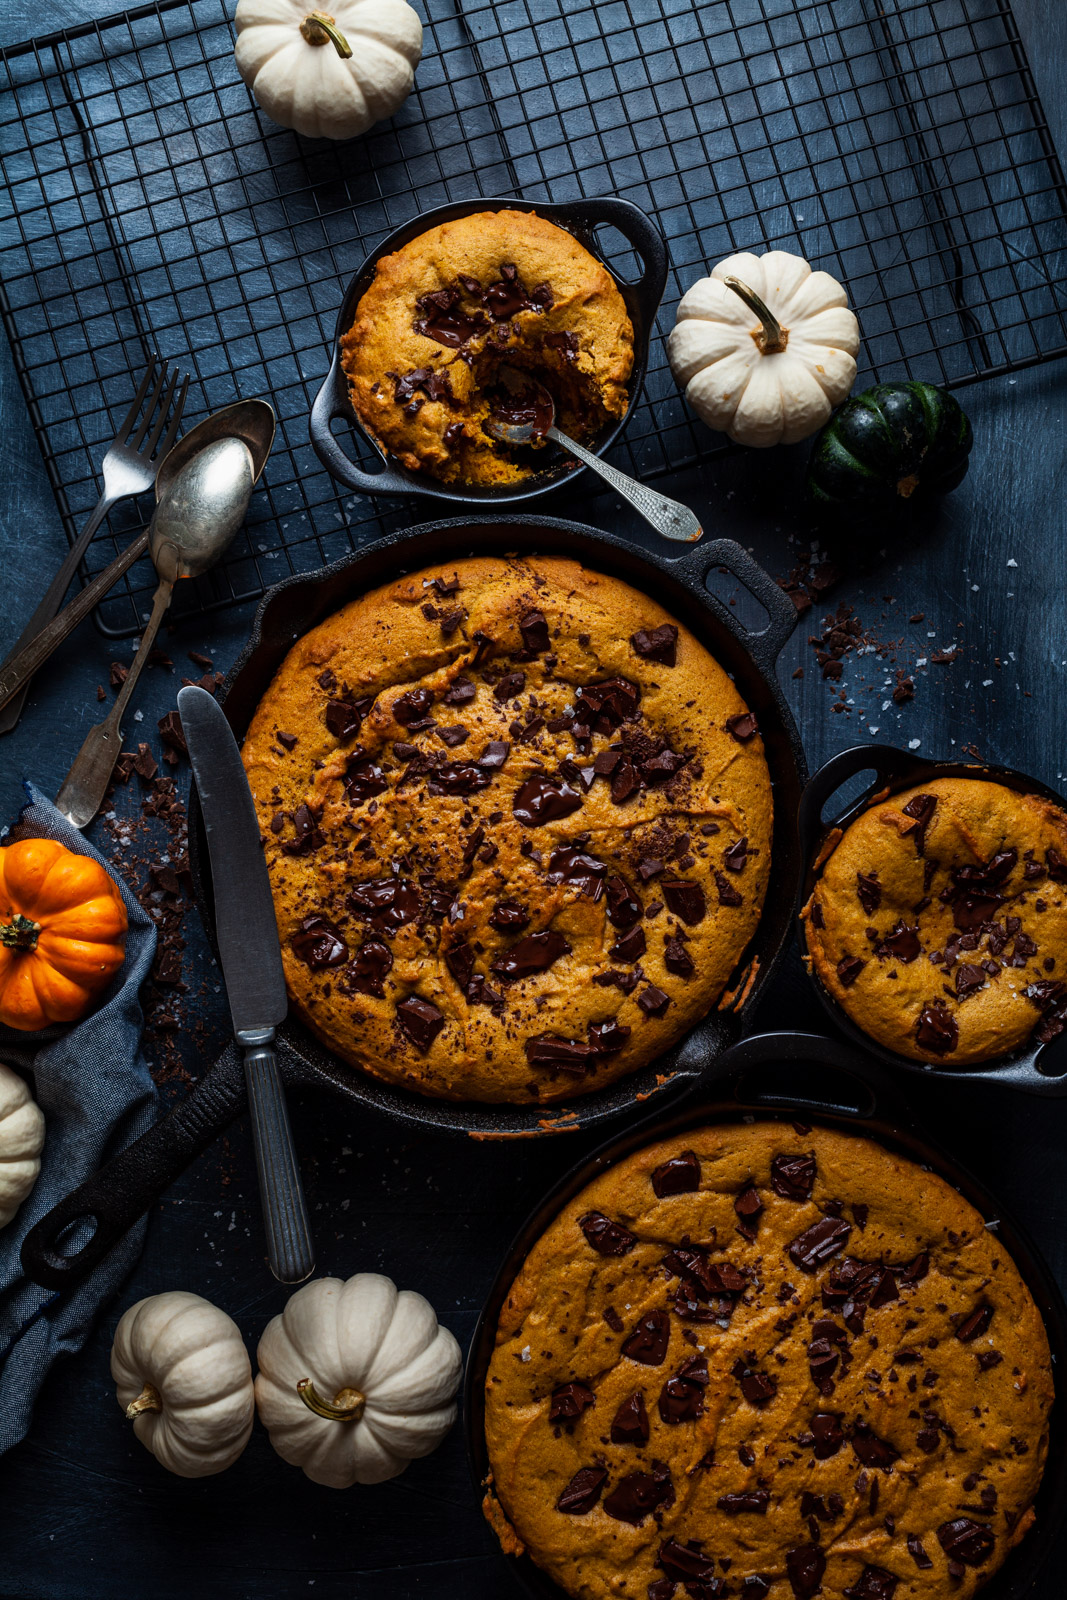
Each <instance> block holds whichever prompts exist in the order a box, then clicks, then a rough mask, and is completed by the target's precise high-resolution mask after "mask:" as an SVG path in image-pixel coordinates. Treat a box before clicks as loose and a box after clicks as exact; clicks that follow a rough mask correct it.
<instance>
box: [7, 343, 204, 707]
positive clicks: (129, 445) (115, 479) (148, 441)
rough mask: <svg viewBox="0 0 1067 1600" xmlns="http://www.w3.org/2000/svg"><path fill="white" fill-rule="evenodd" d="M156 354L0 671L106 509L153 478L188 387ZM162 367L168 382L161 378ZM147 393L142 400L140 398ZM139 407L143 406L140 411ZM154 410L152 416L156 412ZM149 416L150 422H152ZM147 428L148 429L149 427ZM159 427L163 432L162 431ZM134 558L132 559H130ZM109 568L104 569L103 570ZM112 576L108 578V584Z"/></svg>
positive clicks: (42, 616)
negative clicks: (90, 497) (90, 508)
mask: <svg viewBox="0 0 1067 1600" xmlns="http://www.w3.org/2000/svg"><path fill="white" fill-rule="evenodd" d="M157 362H158V358H157V357H156V356H153V357H152V360H151V362H150V364H149V367H148V371H147V372H146V373H145V375H144V378H143V379H142V380H141V387H140V388H139V389H138V391H137V393H136V395H135V396H134V399H133V404H132V405H131V406H130V409H129V411H127V413H126V415H125V417H124V418H123V420H122V423H121V425H120V427H119V430H118V432H117V433H116V435H115V437H114V439H112V441H111V443H110V445H109V446H108V449H107V454H106V455H105V456H104V460H103V464H102V468H101V470H102V472H103V477H104V488H103V492H102V493H101V495H100V498H99V500H98V501H97V502H96V509H95V511H94V512H93V514H92V516H91V517H90V518H89V520H88V522H87V523H86V524H85V527H84V528H83V529H82V531H81V533H80V534H79V535H78V537H77V539H76V540H75V541H74V543H73V544H72V545H71V547H70V549H69V550H68V552H67V554H66V557H65V558H64V560H63V562H62V565H61V566H60V568H59V571H58V572H57V573H56V575H55V577H54V578H53V579H52V582H51V583H50V584H49V585H48V588H47V589H46V590H45V592H44V595H43V596H42V597H41V600H40V602H39V604H38V606H37V608H36V610H35V611H34V613H33V616H32V617H31V618H30V620H29V622H27V624H26V626H25V627H24V628H23V630H22V632H21V633H20V635H19V637H18V639H17V641H16V643H15V646H14V648H13V649H12V650H11V651H9V652H8V655H7V657H6V659H5V660H4V661H3V662H0V674H2V673H3V672H4V671H5V670H6V669H7V667H8V666H9V665H10V664H11V662H12V661H13V660H14V659H15V657H16V656H17V655H18V654H19V652H20V651H22V650H24V649H25V648H26V646H27V645H28V644H29V643H30V641H31V640H32V639H34V638H35V637H36V635H37V634H38V633H40V631H41V629H42V628H43V627H44V625H45V623H47V622H50V621H51V620H52V618H53V617H54V616H55V614H56V612H57V611H58V610H59V607H60V605H61V604H62V602H63V596H64V595H65V594H66V592H67V590H68V589H69V588H70V583H71V579H72V578H73V577H74V574H75V573H76V572H77V570H78V567H79V566H80V564H81V561H82V558H83V557H84V555H85V552H86V550H88V548H89V543H90V541H91V539H92V537H93V534H94V533H95V532H96V530H97V528H98V527H99V526H100V524H101V523H102V522H103V520H104V518H105V517H106V516H107V514H108V512H109V511H110V510H111V509H112V507H113V506H116V505H117V504H118V503H119V501H120V500H128V499H130V498H131V497H132V496H133V495H137V494H143V493H144V492H145V490H147V489H151V487H152V484H153V483H154V482H155V477H156V468H157V467H158V465H159V463H160V461H161V460H162V459H163V458H164V457H165V456H166V454H167V452H168V451H169V450H170V448H171V446H172V445H173V443H174V441H175V439H176V438H177V437H178V427H179V425H180V423H181V420H182V410H183V408H184V406H185V395H186V391H187V390H188V387H189V379H188V377H187V376H186V375H185V374H183V373H180V372H179V371H178V370H177V368H172V369H168V367H167V363H166V362H165V361H163V362H158V365H157ZM168 370H169V371H170V381H169V382H168V381H167V374H168ZM153 378H155V383H154V384H153V385H152V392H151V394H149V393H148V389H149V385H150V384H152V380H153ZM146 395H147V396H148V398H147V400H146V399H145V396H146ZM142 407H143V408H144V409H143V411H142ZM157 408H158V416H157V415H156V413H157ZM138 417H140V418H141V421H140V424H139V426H136V427H135V424H136V423H137V419H138ZM153 418H155V425H154V426H152V423H153ZM150 427H151V432H149V428H150ZM164 429H165V430H166V431H164ZM134 559H136V557H134ZM108 570H110V568H109V569H108ZM114 581H115V580H114V579H112V582H114ZM28 688H29V679H27V680H26V682H25V683H24V684H23V686H22V688H21V689H20V690H19V692H18V693H17V694H15V695H12V696H11V698H10V699H9V700H8V701H7V704H6V705H5V706H4V707H3V709H2V710H0V733H10V732H11V729H12V728H13V727H14V726H15V724H16V723H17V722H18V720H19V717H20V716H21V714H22V707H23V703H24V701H25V699H26V691H27V689H28Z"/></svg>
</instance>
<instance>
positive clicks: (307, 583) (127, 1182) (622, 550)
mask: <svg viewBox="0 0 1067 1600" xmlns="http://www.w3.org/2000/svg"><path fill="white" fill-rule="evenodd" d="M505 551H508V552H519V553H531V554H532V553H534V552H536V553H538V554H542V555H549V554H559V555H567V556H571V557H574V558H576V559H578V560H580V561H582V562H584V563H585V564H586V565H587V566H589V567H591V568H595V569H596V570H597V571H600V572H606V573H610V574H614V575H617V576H618V577H620V578H623V579H625V580H627V581H628V582H630V583H631V584H634V585H635V586H636V587H637V588H639V589H641V590H642V591H644V592H645V593H647V594H649V595H652V596H654V597H655V598H656V599H657V600H659V601H660V602H661V603H662V604H663V605H664V606H665V607H666V608H667V609H668V610H669V611H670V612H672V613H673V614H674V615H675V616H676V617H678V619H679V620H680V621H681V622H684V623H685V624H686V625H687V626H688V627H689V628H690V629H691V630H692V631H693V632H694V633H695V634H696V636H697V637H698V638H699V639H701V640H702V641H703V642H704V643H705V644H706V645H707V646H708V648H709V649H710V650H711V652H712V654H713V655H714V656H715V657H716V658H717V660H719V661H720V662H721V663H722V665H723V666H724V667H725V668H726V670H727V671H728V672H729V673H731V675H732V676H733V677H734V679H735V680H736V682H737V686H738V688H739V689H740V691H741V693H742V695H743V696H744V698H745V700H746V701H747V703H748V705H749V706H750V707H751V708H752V710H753V711H754V712H755V713H756V716H757V718H758V721H759V724H760V732H761V733H762V736H763V741H764V746H765V749H766V753H767V762H768V765H769V768H770V772H771V778H772V781H773V784H774V799H775V807H774V836H773V846H772V850H773V861H772V868H771V880H770V884H769V886H768V890H767V899H766V905H765V908H764V913H763V917H762V918H761V921H760V924H759V927H758V928H757V930H756V933H755V935H754V937H753V940H752V943H751V944H750V946H749V949H748V951H747V952H746V954H745V956H744V958H743V960H742V963H741V965H740V968H739V971H740V972H743V971H745V969H747V970H748V971H749V973H750V975H751V977H752V981H751V984H750V986H749V988H748V991H747V993H746V994H745V998H744V1001H743V1003H742V1004H740V1005H739V1006H738V1007H737V1009H736V1010H734V1011H713V1012H712V1013H711V1014H710V1015H709V1016H707V1017H706V1018H704V1020H703V1021H702V1022H700V1023H699V1024H698V1025H697V1027H696V1028H694V1029H693V1030H692V1032H691V1033H689V1034H688V1035H687V1036H686V1037H685V1038H684V1039H682V1040H681V1041H680V1043H679V1044H677V1045H675V1046H674V1048H673V1049H672V1050H669V1051H667V1053H666V1054H665V1055H663V1056H660V1057H659V1059H658V1060H657V1061H656V1062H655V1063H653V1064H652V1065H649V1066H647V1067H645V1068H643V1069H642V1070H641V1071H639V1072H636V1073H633V1074H631V1075H630V1076H629V1077H627V1078H623V1079H621V1080H620V1081H619V1082H617V1083H614V1084H610V1085H608V1086H607V1087H606V1088H604V1089H603V1090H601V1091H600V1092H599V1093H597V1094H591V1095H586V1096H580V1097H578V1098H577V1099H576V1100H575V1101H574V1102H573V1105H572V1106H571V1107H566V1106H563V1105H560V1106H552V1107H539V1108H538V1107H528V1106H509V1105H504V1106H491V1105H484V1104H473V1103H469V1102H465V1103H462V1104H454V1103H452V1102H449V1101H443V1100H433V1099H430V1098H428V1097H426V1096H422V1095H416V1094H411V1093H409V1092H407V1091H405V1090H403V1089H400V1088H396V1087H394V1086H393V1085H391V1084H388V1083H385V1082H383V1081H381V1080H379V1079H377V1078H373V1077H371V1076H370V1075H369V1074H367V1073H364V1072H360V1071H359V1070H358V1069H356V1068H354V1067H351V1066H349V1065H347V1064H346V1063H345V1062H343V1061H341V1060H339V1059H338V1057H336V1056H334V1055H332V1054H331V1053H330V1052H329V1051H328V1050H327V1049H325V1047H324V1046H323V1045H321V1044H319V1042H318V1041H317V1040H316V1039H315V1038H313V1037H312V1035H311V1034H310V1033H309V1032H308V1031H307V1029H305V1028H304V1027H302V1026H301V1024H300V1023H299V1022H297V1021H296V1020H294V1019H290V1020H289V1021H287V1022H285V1023H284V1024H283V1025H282V1027H281V1028H280V1029H279V1032H278V1038H277V1046H276V1048H277V1054H278V1060H279V1064H280V1066H281V1069H282V1073H283V1075H284V1077H285V1080H286V1082H287V1083H290V1084H318V1085H321V1086H322V1087H325V1088H328V1089H333V1090H335V1091H336V1092H337V1093H338V1094H341V1095H344V1096H345V1097H346V1098H347V1099H348V1100H351V1101H353V1102H355V1103H356V1104H357V1105H367V1106H372V1107H374V1108H375V1109H377V1110H379V1111H382V1112H385V1113H386V1114H388V1115H390V1116H393V1117H396V1118H398V1119H399V1120H400V1121H402V1122H406V1123H409V1124H412V1125H413V1126H415V1127H418V1128H423V1129H434V1130H438V1131H440V1132H446V1133H464V1134H468V1135H469V1136H471V1137H473V1138H475V1139H486V1138H488V1139H492V1138H504V1139H506V1138H530V1137H534V1136H540V1135H543V1134H552V1133H558V1132H561V1131H566V1132H570V1131H571V1130H573V1129H576V1128H589V1127H593V1126H594V1125H596V1126H599V1125H601V1124H602V1123H606V1122H608V1121H610V1120H611V1119H612V1118H616V1117H620V1116H622V1115H625V1114H626V1113H627V1112H629V1113H633V1112H634V1111H635V1110H638V1109H639V1108H640V1107H641V1106H642V1105H643V1104H644V1103H645V1102H646V1101H647V1100H649V1099H651V1098H653V1097H655V1098H656V1099H657V1100H662V1099H664V1098H674V1097H675V1096H677V1095H678V1094H680V1093H682V1092H684V1091H685V1090H687V1089H688V1088H690V1087H691V1086H692V1085H693V1084H694V1083H695V1082H697V1081H698V1080H699V1078H700V1077H701V1076H702V1074H703V1073H704V1071H705V1069H706V1066H707V1063H708V1062H709V1061H712V1060H714V1059H715V1057H716V1056H718V1055H719V1054H721V1052H722V1051H723V1050H724V1049H725V1048H726V1047H727V1045H729V1044H731V1043H732V1042H733V1041H734V1040H735V1039H737V1038H738V1037H739V1035H740V1033H741V1028H742V1024H743V1020H744V1017H745V1016H746V1015H747V1014H748V1012H749V1011H750V1010H751V1008H752V1006H753V1005H754V1004H755V1002H756V1001H757V999H758V998H759V996H760V994H761V993H762V992H763V990H764V988H765V987H766V984H767V982H768V981H769V979H770V977H771V975H772V973H773V972H774V969H775V967H776V966H777V964H778V960H779V958H780V956H781V954H782V950H783V947H784V945H785V943H786V941H787V939H788V937H789V934H790V931H791V927H792V908H793V905H794V902H795V900H796V892H797V885H798V883H799V878H800V865H801V856H800V849H799V845H798V842H797V834H796V813H797V806H798V803H799V800H800V792H801V789H802V787H803V783H804V778H805V776H806V771H805V766H804V752H803V749H802V747H801V743H800V736H799V734H798V733H797V729H796V725H795V723H794V722H793V718H792V716H791V714H790V712H789V709H788V707H787V706H786V703H785V700H784V698H783V696H782V692H781V690H780V688H779V687H778V684H777V682H776V680H775V677H774V664H775V660H776V658H777V656H778V652H779V651H780V650H781V648H782V646H783V644H784V643H785V641H786V640H787V639H788V638H789V635H790V634H791V633H792V631H793V628H794V626H795V622H796V613H795V611H794V608H793V605H792V602H791V601H790V600H789V599H788V598H787V597H786V596H785V595H784V594H783V593H782V591H781V590H780V589H779V587H778V585H777V584H776V583H775V582H774V581H773V580H772V579H771V578H769V577H768V576H767V574H766V573H765V572H764V571H763V569H762V568H761V567H759V566H757V565H756V563H755V562H754V561H753V560H752V559H751V557H750V556H748V555H746V554H745V552H744V551H743V550H742V549H741V547H740V546H739V545H736V544H734V543H733V542H732V540H729V539H719V540H715V541H713V542H712V543H709V544H703V543H702V544H699V545H693V546H689V547H687V548H686V549H685V551H684V553H683V554H682V555H680V556H677V557H675V558H674V559H673V560H672V559H668V558H667V557H665V556H661V555H652V554H647V553H644V552H642V551H640V550H638V549H637V548H636V547H635V546H633V545H631V544H628V543H627V542H626V541H624V540H622V539H617V538H615V537H613V536H612V535H611V534H606V533H601V532H599V531H598V530H597V529H596V528H591V527H587V526H585V525H584V524H582V523H578V522H562V521H557V520H555V519H551V518H545V517H515V518H509V519H508V520H507V521H504V520H502V519H497V518H490V517H483V518H462V519H459V520H456V521H447V522H430V523H424V524H423V525H422V526H421V527H417V528H412V529H410V530H409V531H407V532H402V533H392V534H389V535H387V536H386V537H385V538H384V539H381V540H379V541H378V542H377V543H376V544H372V545H369V546H367V548H366V549H365V550H362V551H361V552H360V553H359V554H358V555H355V556H352V557H349V558H346V559H345V560H344V561H339V562H337V563H336V564H335V565H334V566H332V567H327V568H325V570H324V571H322V572H319V573H315V574H314V575H312V576H310V577H297V578H290V579H287V580H286V581H285V582H284V583H281V584H279V585H278V586H277V587H276V588H274V589H272V590H271V591H270V593H269V594H268V595H267V596H266V597H265V598H264V600H263V601H262V603H261V605H260V607H259V610H258V612H257V613H256V620H255V624H254V626H253V629H252V634H251V637H250V639H249V641H248V643H247V645H246V646H245V648H244V650H243V651H242V653H241V655H240V656H239V657H238V658H237V661H236V662H235V663H234V666H233V668H232V669H231V671H230V673H229V676H228V677H227V679H226V682H225V684H224V686H223V690H222V694H221V698H222V700H223V702H224V704H225V709H226V715H227V717H228V718H229V720H230V723H231V725H232V726H233V729H234V731H235V733H236V734H237V736H238V737H239V738H241V737H243V735H244V733H245V730H246V729H247V727H248V724H249V722H250V721H251V719H252V715H253V713H254V711H255V709H256V706H257V705H258V704H259V701H260V699H261V697H262V695H263V694H264V692H265V690H266V689H267V686H268V685H269V683H270V682H271V680H272V679H273V677H274V674H275V672H276V671H277V670H278V668H279V666H280V665H281V663H282V661H283V660H284V658H285V656H286V655H287V654H288V652H289V650H290V649H291V647H292V645H293V643H294V641H295V640H296V639H298V638H300V637H301V636H302V635H303V634H305V633H307V632H308V630H309V629H310V628H313V627H314V626H315V625H316V624H317V623H319V622H321V621H322V620H323V619H324V618H326V617H328V616H331V615H332V614H333V613H334V612H335V611H337V610H338V609H339V607H341V606H342V605H344V604H345V602H346V601H348V600H351V599H353V598H354V597H355V596H357V595H360V594H363V593H365V592H366V591H367V590H368V589H373V588H375V587H377V586H378V585H379V584H382V583H386V582H391V581H394V580H395V579H396V578H398V577H400V576H401V574H402V573H404V572H406V571H417V570H418V569H419V568H420V567H424V566H428V565H430V564H431V563H433V562H436V561H455V560H457V559H458V558H460V557H462V556H465V555H470V554H475V553H486V554H493V555H500V554H502V553H503V552H505ZM713 569H715V570H725V571H727V572H729V573H730V574H731V575H732V576H733V577H734V578H736V579H737V580H738V582H740V583H741V584H743V585H744V587H745V588H746V589H748V590H749V592H750V593H751V594H752V595H753V596H754V597H755V598H756V599H757V600H758V601H759V602H760V603H761V605H762V606H763V608H764V610H765V611H766V612H767V616H768V619H769V620H768V623H767V626H766V628H764V629H763V631H762V632H760V633H754V632H752V631H750V630H749V629H747V628H745V627H743V626H742V624H741V623H740V622H739V621H738V619H737V618H736V617H735V616H733V614H732V613H731V611H730V609H729V607H728V606H726V605H724V604H723V603H722V602H721V601H720V600H719V599H717V597H716V596H715V595H713V594H710V593H709V592H708V590H707V588H706V587H705V577H706V575H707V574H708V573H709V572H710V571H712V570H713ZM189 843H190V860H191V865H192V870H193V877H194V882H195V885H196V895H197V903H198V905H199V907H200V912H201V915H202V917H203V920H204V925H205V927H206V929H207V932H208V937H209V939H211V940H212V943H214V920H213V910H212V900H211V886H210V868H209V864H208V857H207V851H206V849H205V847H204V838H203V823H202V818H201V813H200V806H199V802H198V800H197V796H196V792H195V789H194V791H193V794H192V797H191V800H190V807H189ZM216 954H217V951H216ZM244 1103H245V1095H244V1074H243V1071H242V1069H241V1065H240V1062H239V1060H238V1057H237V1053H236V1051H234V1050H233V1049H232V1048H230V1049H227V1050H226V1051H225V1052H224V1053H223V1055H222V1056H221V1057H220V1059H219V1060H218V1061H217V1062H216V1063H215V1065H214V1066H213V1067H212V1068H211V1069H210V1070H209V1071H208V1072H206V1073H205V1074H204V1076H203V1077H201V1078H200V1079H199V1081H198V1082H197V1084H196V1086H195V1087H194V1088H193V1090H192V1091H191V1092H190V1094H189V1095H188V1096H187V1098H186V1099H185V1100H183V1101H182V1102H181V1103H180V1104H179V1105H178V1106H176V1107H175V1109H174V1110H173V1111H171V1112H170V1113H169V1115H168V1116H166V1117H164V1118H163V1119H162V1120H161V1121H160V1122H158V1123H156V1124H155V1126H154V1127H153V1128H150V1129H149V1131H148V1132H147V1133H146V1134H144V1135H143V1136H142V1137H141V1138H140V1139H138V1140H137V1141H136V1142H135V1143H134V1144H133V1145H131V1146H130V1147H129V1148H128V1149H127V1150H124V1151H123V1152H122V1154H121V1155H118V1156H116V1157H115V1158H114V1159H113V1160H112V1161H110V1162H109V1163H108V1164H107V1165H106V1166H105V1167H103V1168H102V1169H101V1171H100V1172H98V1173H97V1174H96V1175H95V1177H93V1178H91V1179H90V1180H89V1181H88V1183H85V1184H83V1185H82V1186H81V1187H80V1188H79V1189H77V1190H76V1191H75V1192H74V1193H73V1194H72V1195H68V1196H67V1198H66V1199H65V1200H63V1201H61V1202H60V1204H59V1205H58V1206H56V1207H55V1208H54V1209H53V1210H52V1211H50V1212H49V1213H48V1215H47V1216H46V1217H44V1218H43V1219H42V1220H41V1221H40V1222H39V1223H38V1224H37V1225H36V1226H35V1227H34V1228H33V1229H31V1231H30V1232H29V1234H28V1235H27V1237H26V1240H25V1242H24V1244H23V1249H22V1261H23V1265H24V1267H25V1270H26V1272H27V1274H28V1275H29V1277H31V1278H32V1279H33V1280H34V1281H35V1282H37V1283H41V1284H44V1285H46V1286H47V1287H49V1288H61V1287H63V1286H65V1285H66V1284H68V1283H70V1282H72V1281H73V1280H74V1279H75V1278H78V1277H81V1276H84V1274H85V1273H86V1272H88V1271H90V1270H91V1269H92V1267H94V1266H95V1265H96V1264H97V1262H98V1261H100V1260H102V1259H103V1257H104V1256H105V1255H106V1254H107V1252H108V1250H110V1249H111V1247H112V1245H113V1244H115V1243H116V1241H117V1240H118V1239H120V1238H121V1237H122V1235H123V1234H124V1233H125V1232H126V1230H127V1229H128V1228H129V1227H130V1226H131V1225H132V1224H133V1222H134V1221H135V1219H136V1218H137V1217H139V1216H140V1215H141V1213H142V1212H143V1211H145V1210H146V1209H147V1208H148V1207H149V1206H150V1205H152V1204H153V1202H154V1201H155V1200H156V1198H157V1197H158V1196H159V1194H161V1193H162V1191H163V1190H164V1189H165V1188H166V1187H167V1186H168V1184H170V1183H173V1181H174V1180H175V1178H177V1177H178V1176H179V1174H180V1173H181V1172H183V1171H184V1169H185V1168H186V1167H187V1166H188V1165H189V1163H190V1162H191V1161H192V1160H193V1159H194V1157H195V1156H197V1155H199V1153H200V1152H201V1150H203V1149H205V1148H206V1147H207V1146H208V1145H209V1144H210V1143H211V1142H212V1140H213V1139H215V1138H216V1137H217V1136H218V1134H219V1133H220V1132H221V1131H222V1129H223V1128H225V1127H226V1126H227V1125H228V1124H229V1123H230V1122H232V1121H233V1119H234V1118H235V1117H236V1116H237V1115H239V1113H240V1112H241V1111H242V1110H243V1108H244ZM87 1219H91V1222H92V1224H93V1225H94V1226H95V1231H94V1232H93V1233H92V1236H91V1237H90V1238H89V1239H88V1240H87V1242H85V1243H84V1244H83V1245H82V1246H81V1248H80V1249H75V1248H74V1246H73V1244H70V1245H69V1246H67V1248H64V1246H65V1243H66V1240H69V1239H70V1238H71V1235H72V1232H73V1225H74V1224H75V1223H84V1222H86V1220H87ZM87 1232H88V1228H87V1227H86V1228H84V1229H82V1230H81V1232H80V1233H79V1238H83V1237H84V1236H85V1234H86V1233H87Z"/></svg>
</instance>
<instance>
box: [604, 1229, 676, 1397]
mask: <svg viewBox="0 0 1067 1600" xmlns="http://www.w3.org/2000/svg"><path fill="white" fill-rule="evenodd" d="M630 1237H631V1238H632V1237H633V1235H631V1236H630ZM634 1243H635V1244H636V1243H637V1241H636V1239H635V1240H634ZM610 1253H611V1254H622V1253H623V1252H621V1251H612V1252H610ZM670 1336H671V1322H670V1318H669V1316H668V1315H667V1313H666V1312H665V1311H649V1312H648V1313H647V1314H646V1315H645V1316H643V1317H642V1318H641V1320H640V1321H639V1322H638V1324H637V1326H636V1327H635V1328H634V1331H633V1332H632V1333H631V1334H630V1336H629V1338H627V1339H624V1340H623V1345H622V1353H623V1355H624V1356H628V1357H629V1359H630V1360H631V1361H639V1362H640V1363H641V1365H642V1366H645V1367H659V1366H662V1365H663V1363H664V1361H665V1360H666V1359H667V1346H668V1343H669V1342H670Z"/></svg>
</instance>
